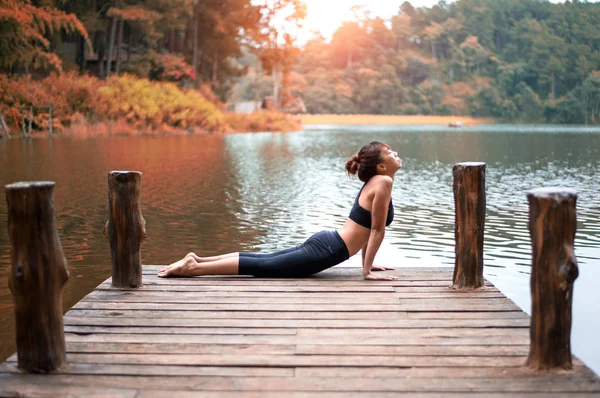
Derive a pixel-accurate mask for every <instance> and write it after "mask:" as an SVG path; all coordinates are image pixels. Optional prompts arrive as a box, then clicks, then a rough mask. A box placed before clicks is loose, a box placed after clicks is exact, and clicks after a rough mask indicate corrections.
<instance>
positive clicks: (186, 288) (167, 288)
mask: <svg viewBox="0 0 600 398" xmlns="http://www.w3.org/2000/svg"><path fill="white" fill-rule="evenodd" d="M217 286H219V285H215V284H210V285H208V286H207V285H202V284H190V285H180V284H178V285H146V286H143V287H142V288H141V289H140V291H143V292H163V293H173V294H178V293H179V292H198V293H205V294H211V295H213V296H214V295H227V294H232V292H236V294H237V295H248V294H250V295H262V296H267V295H270V294H277V293H278V294H305V295H308V294H319V293H325V294H335V293H338V294H344V293H345V294H348V293H353V291H351V292H344V291H337V292H336V291H328V290H327V289H317V290H316V291H307V290H303V291H297V290H296V291H290V289H289V288H290V287H291V288H294V287H297V286H275V287H276V288H277V289H270V290H267V289H261V288H260V287H258V286H257V285H249V286H242V287H241V289H237V290H234V289H227V288H225V287H223V288H217ZM207 287H213V288H212V289H211V290H207V289H206V288H207ZM313 287H314V286H313ZM317 287H323V288H326V287H327V285H323V286H317ZM381 287H383V289H379V290H375V291H364V292H361V293H363V294H377V293H379V292H387V293H392V291H391V290H390V289H389V288H391V289H392V290H393V291H394V292H400V293H412V292H414V293H420V292H423V293H425V292H439V293H442V292H452V291H451V290H450V289H449V288H448V287H447V286H381ZM95 290H97V291H110V292H124V293H130V294H135V292H132V291H131V290H130V289H116V288H113V287H111V285H110V284H108V283H103V284H101V285H99V286H98V287H96V289H95ZM485 292H498V290H497V289H495V288H491V287H490V288H487V289H486V290H485ZM456 294H457V295H458V294H460V293H456Z"/></svg>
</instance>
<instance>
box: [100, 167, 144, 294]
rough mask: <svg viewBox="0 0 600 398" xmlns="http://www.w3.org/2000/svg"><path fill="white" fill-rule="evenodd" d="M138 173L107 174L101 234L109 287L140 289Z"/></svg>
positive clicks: (141, 230) (141, 221)
mask: <svg viewBox="0 0 600 398" xmlns="http://www.w3.org/2000/svg"><path fill="white" fill-rule="evenodd" d="M141 190H142V173H140V172H139V171H111V172H110V173H109V174H108V221H107V222H106V225H105V227H104V233H105V235H106V236H107V237H108V241H109V243H110V259H111V264H112V286H113V287H118V288H134V287H140V286H142V255H141V250H140V248H141V244H142V241H143V240H144V239H145V238H146V236H147V234H146V221H145V220H144V217H143V215H142V208H141V206H140V194H141Z"/></svg>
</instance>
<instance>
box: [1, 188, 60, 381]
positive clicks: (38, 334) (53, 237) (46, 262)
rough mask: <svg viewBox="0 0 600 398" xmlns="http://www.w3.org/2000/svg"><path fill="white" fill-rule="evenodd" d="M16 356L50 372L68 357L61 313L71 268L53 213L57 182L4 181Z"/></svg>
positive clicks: (30, 368)
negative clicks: (7, 182)
mask: <svg viewBox="0 0 600 398" xmlns="http://www.w3.org/2000/svg"><path fill="white" fill-rule="evenodd" d="M6 201H7V203H8V235H9V240H10V253H11V264H12V266H11V268H10V275H9V278H8V285H9V287H10V291H11V292H12V295H13V301H14V304H15V323H16V336H17V356H18V363H19V368H20V369H22V370H24V371H26V372H43V373H45V372H51V371H53V370H56V369H58V368H60V367H61V366H63V365H64V364H65V363H66V351H65V336H64V326H63V317H62V294H63V288H64V285H65V283H66V282H67V280H68V279H69V271H68V270H67V263H66V260H65V256H64V254H63V250H62V246H61V244H60V239H59V237H58V232H57V230H56V221H55V216H54V183H53V182H32V183H23V182H19V183H15V184H11V185H7V186H6Z"/></svg>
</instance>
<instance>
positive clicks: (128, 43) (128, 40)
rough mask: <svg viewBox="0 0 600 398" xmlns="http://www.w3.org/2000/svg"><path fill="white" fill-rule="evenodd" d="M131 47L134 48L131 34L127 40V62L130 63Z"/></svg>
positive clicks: (130, 33)
mask: <svg viewBox="0 0 600 398" xmlns="http://www.w3.org/2000/svg"><path fill="white" fill-rule="evenodd" d="M131 47H133V34H132V32H129V37H128V38H127V59H126V62H128V63H129V61H131Z"/></svg>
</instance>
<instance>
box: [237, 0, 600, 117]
mask: <svg viewBox="0 0 600 398" xmlns="http://www.w3.org/2000/svg"><path fill="white" fill-rule="evenodd" d="M355 14H356V17H355V18H354V19H355V20H354V21H349V22H345V23H344V24H343V25H342V26H341V27H340V28H339V29H338V30H337V31H336V32H335V33H334V35H333V37H332V39H331V41H330V42H327V41H326V40H324V39H323V38H322V37H318V36H317V37H314V38H313V39H312V40H310V41H309V42H308V43H307V44H306V46H305V47H304V48H303V49H302V50H301V52H300V54H299V55H298V56H297V58H296V63H295V64H294V66H293V68H292V72H291V73H290V76H289V77H288V79H287V81H286V85H287V87H289V89H290V90H291V91H292V92H293V93H295V94H296V95H300V96H301V97H302V98H303V100H304V103H305V104H306V108H307V111H308V112H309V113H333V114H338V113H347V114H390V115H394V114H400V115H416V114H420V115H470V116H486V117H494V118H496V119H497V120H499V121H504V122H525V123H540V122H541V123H577V124H594V123H596V124H597V123H600V3H585V2H579V1H567V2H565V3H564V4H561V3H559V4H553V3H550V2H548V1H540V0H459V1H457V2H455V3H448V2H445V1H440V2H439V3H438V4H437V5H435V6H433V7H431V8H413V7H412V6H411V4H410V3H409V2H404V3H402V4H401V5H400V7H399V11H398V14H397V15H396V16H394V17H393V18H392V19H391V21H384V20H382V19H381V18H373V17H371V16H370V15H369V13H368V12H365V10H364V9H356V10H355ZM265 83H266V85H267V86H268V82H265ZM242 85H243V86H244V87H243V88H242V89H240V91H239V94H240V96H241V97H248V94H247V93H248V92H249V91H251V87H248V86H251V83H249V82H242Z"/></svg>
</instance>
